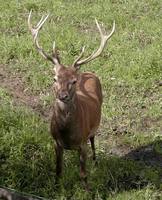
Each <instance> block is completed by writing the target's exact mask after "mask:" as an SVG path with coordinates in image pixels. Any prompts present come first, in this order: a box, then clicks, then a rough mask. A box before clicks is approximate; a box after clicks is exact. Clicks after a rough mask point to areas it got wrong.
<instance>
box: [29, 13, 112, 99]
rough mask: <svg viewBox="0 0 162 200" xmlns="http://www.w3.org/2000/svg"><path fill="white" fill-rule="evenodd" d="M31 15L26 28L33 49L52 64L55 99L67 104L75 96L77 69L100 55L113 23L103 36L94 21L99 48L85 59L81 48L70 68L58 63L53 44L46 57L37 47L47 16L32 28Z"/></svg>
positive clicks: (38, 46) (41, 49) (83, 48)
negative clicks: (98, 37) (29, 32)
mask: <svg viewBox="0 0 162 200" xmlns="http://www.w3.org/2000/svg"><path fill="white" fill-rule="evenodd" d="M31 14H32V11H30V14H29V16H28V27H29V30H30V31H31V34H32V36H33V40H34V44H35V47H36V49H37V50H38V52H39V53H40V54H41V55H42V56H43V57H44V58H45V59H46V60H49V61H51V62H52V63H53V64H54V73H55V77H54V88H55V93H56V98H57V99H59V100H60V101H62V102H64V103H68V102H69V101H71V100H72V99H73V97H74V95H75V90H76V83H77V81H78V72H77V71H78V69H79V68H80V66H81V65H83V64H86V63H88V62H90V61H92V60H94V59H95V58H97V57H99V56H100V55H101V53H102V52H103V50H104V48H105V46H106V44H107V41H108V40H109V39H110V37H111V36H112V35H113V33H114V31H115V21H114V22H113V28H112V30H111V32H110V34H108V35H104V34H103V32H102V30H101V27H100V25H99V24H98V21H97V20H95V21H96V25H97V28H98V30H99V33H100V37H101V42H100V46H99V48H98V49H97V50H96V51H95V52H94V53H92V54H91V55H90V56H88V57H87V58H84V59H82V58H83V55H84V51H85V46H84V47H82V50H81V53H80V55H79V56H78V57H77V58H76V60H75V61H74V62H73V64H72V65H71V66H70V67H66V66H65V65H62V64H61V63H60V59H59V55H58V52H57V51H56V48H55V42H54V43H53V49H52V54H51V55H48V54H47V53H46V52H45V51H44V50H43V48H42V47H41V46H40V45H39V42H38V33H39V30H40V29H41V28H42V26H43V24H44V23H45V21H46V20H47V18H48V17H49V15H47V16H45V17H44V16H42V18H41V20H40V21H39V22H38V24H37V25H36V26H35V27H33V26H32V25H31Z"/></svg>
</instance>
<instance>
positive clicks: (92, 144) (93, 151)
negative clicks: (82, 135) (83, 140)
mask: <svg viewBox="0 0 162 200" xmlns="http://www.w3.org/2000/svg"><path fill="white" fill-rule="evenodd" d="M90 142H91V147H92V153H93V160H94V161H95V160H96V152H95V143H94V136H93V137H90Z"/></svg>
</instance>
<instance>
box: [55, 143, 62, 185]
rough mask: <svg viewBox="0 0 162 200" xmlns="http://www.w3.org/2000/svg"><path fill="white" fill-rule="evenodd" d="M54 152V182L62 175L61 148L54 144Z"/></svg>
mask: <svg viewBox="0 0 162 200" xmlns="http://www.w3.org/2000/svg"><path fill="white" fill-rule="evenodd" d="M55 153H56V183H58V180H59V179H60V177H61V175H62V162H63V148H62V147H61V146H60V145H59V144H56V146H55Z"/></svg>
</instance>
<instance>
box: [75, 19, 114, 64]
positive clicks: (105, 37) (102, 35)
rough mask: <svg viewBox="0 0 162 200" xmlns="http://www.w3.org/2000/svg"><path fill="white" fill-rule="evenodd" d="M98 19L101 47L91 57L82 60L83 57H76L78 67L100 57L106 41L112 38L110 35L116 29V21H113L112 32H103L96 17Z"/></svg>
mask: <svg viewBox="0 0 162 200" xmlns="http://www.w3.org/2000/svg"><path fill="white" fill-rule="evenodd" d="M95 21H96V25H97V28H98V30H99V33H100V37H101V42H100V46H99V48H98V49H97V50H96V51H95V52H93V53H92V54H91V55H90V56H89V57H87V58H85V59H83V60H80V59H81V57H78V59H76V62H74V66H75V67H77V66H79V65H82V64H86V63H88V62H90V61H91V60H94V59H95V58H97V57H99V56H100V55H101V53H102V52H103V50H104V48H105V46H106V43H107V41H108V40H109V39H110V37H111V36H112V35H113V33H114V31H115V21H114V22H113V28H112V30H111V32H110V34H108V35H104V34H103V32H102V29H101V27H100V25H99V23H98V21H97V19H95Z"/></svg>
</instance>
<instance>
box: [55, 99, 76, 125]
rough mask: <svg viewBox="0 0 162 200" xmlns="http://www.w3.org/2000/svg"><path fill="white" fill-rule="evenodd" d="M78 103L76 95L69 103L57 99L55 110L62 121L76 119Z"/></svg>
mask: <svg viewBox="0 0 162 200" xmlns="http://www.w3.org/2000/svg"><path fill="white" fill-rule="evenodd" d="M76 104H77V101H76V97H75V96H74V97H73V99H72V100H71V101H70V102H68V103H64V102H62V101H60V100H59V99H57V100H56V103H55V111H56V116H57V118H58V119H59V121H60V122H62V123H64V124H66V123H69V122H72V121H74V119H75V113H76Z"/></svg>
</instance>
